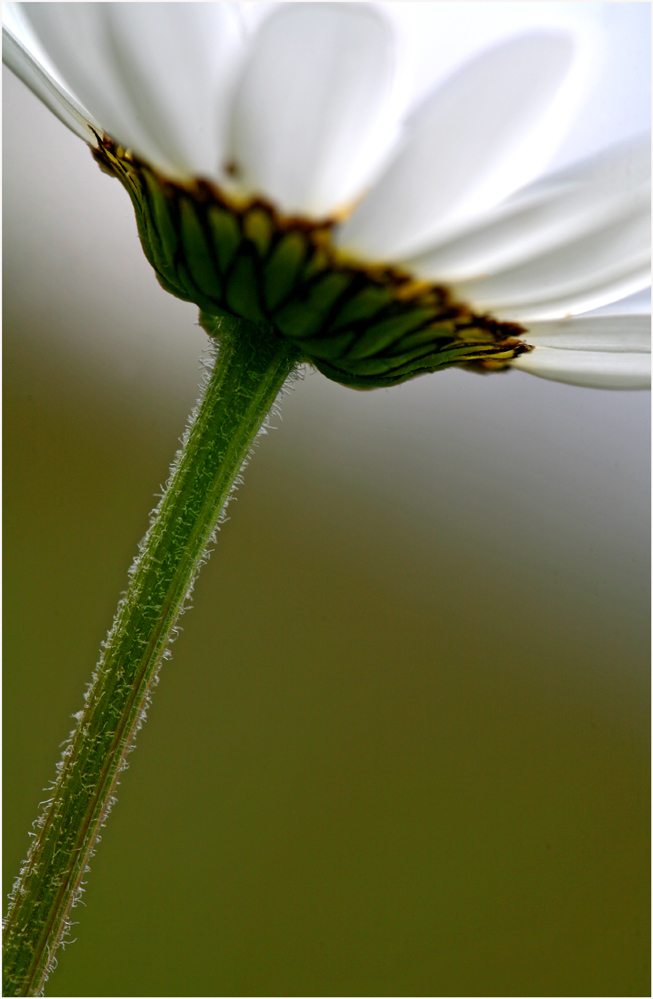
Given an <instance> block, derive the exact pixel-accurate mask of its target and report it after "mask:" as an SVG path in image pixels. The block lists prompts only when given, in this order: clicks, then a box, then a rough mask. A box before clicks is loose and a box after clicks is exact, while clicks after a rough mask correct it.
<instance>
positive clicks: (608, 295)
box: [493, 262, 651, 324]
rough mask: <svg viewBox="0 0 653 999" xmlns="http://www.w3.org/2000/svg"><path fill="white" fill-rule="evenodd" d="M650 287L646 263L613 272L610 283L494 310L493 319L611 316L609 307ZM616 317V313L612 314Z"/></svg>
mask: <svg viewBox="0 0 653 999" xmlns="http://www.w3.org/2000/svg"><path fill="white" fill-rule="evenodd" d="M650 284H651V267H650V264H649V263H648V262H647V263H645V264H643V265H642V266H641V267H638V268H634V269H633V270H629V271H626V272H623V273H620V272H618V271H617V272H616V273H614V274H613V275H612V277H611V279H610V280H604V279H603V278H599V279H597V280H596V281H595V282H594V283H593V284H588V285H586V286H584V287H583V288H581V289H577V290H576V292H575V293H574V294H573V295H572V294H569V293H566V294H564V295H562V296H561V297H560V298H550V299H546V300H545V301H532V302H525V303H522V304H521V305H519V306H513V307H511V308H509V307H508V306H505V307H503V306H502V307H501V308H497V309H495V310H494V313H493V314H494V316H495V318H496V319H502V320H504V321H506V322H518V323H519V322H524V323H526V322H528V323H529V324H530V323H531V322H533V321H539V320H550V319H568V318H569V317H570V316H576V315H579V314H580V313H585V312H591V311H594V310H597V309H602V308H603V307H604V306H607V307H608V308H609V309H610V311H611V312H612V306H614V305H616V303H617V302H619V301H620V300H621V299H623V298H625V297H626V296H628V295H635V294H636V293H637V292H640V291H642V290H643V289H646V288H648V287H649V286H650ZM613 314H616V313H613Z"/></svg>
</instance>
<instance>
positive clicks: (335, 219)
mask: <svg viewBox="0 0 653 999" xmlns="http://www.w3.org/2000/svg"><path fill="white" fill-rule="evenodd" d="M441 6H443V7H445V6H447V5H441ZM5 10H6V13H5V24H4V28H3V58H4V61H5V62H6V63H7V65H8V66H9V67H10V68H11V69H12V70H13V71H14V72H15V73H16V74H17V75H18V76H19V77H20V78H21V79H22V80H23V82H24V83H26V84H27V86H29V87H30V89H31V90H32V91H33V92H34V93H35V94H36V95H37V96H38V97H40V98H41V100H43V101H44V103H45V104H46V105H47V106H48V107H49V108H50V109H51V110H52V111H53V112H54V113H55V114H56V115H57V116H58V117H59V118H60V119H61V120H62V121H63V122H64V123H65V124H66V125H67V126H68V127H69V128H71V129H72V130H73V131H74V132H75V133H76V134H77V135H79V136H80V137H81V138H83V139H84V140H85V141H87V142H88V143H89V145H90V146H91V147H92V148H93V151H94V155H95V156H96V158H97V159H98V161H99V162H100V163H101V165H102V166H103V167H104V168H105V169H107V170H108V171H109V172H110V173H113V174H114V175H115V176H118V177H119V179H120V180H121V181H122V183H123V184H124V185H125V187H126V188H127V190H128V192H129V194H130V196H131V198H132V201H133V203H134V207H135V210H136V217H137V222H138V226H139V234H140V237H141V241H142V243H143V247H144V250H145V252H146V254H147V256H148V259H149V260H150V262H151V263H152V265H153V266H154V268H155V270H156V273H157V276H158V278H159V281H160V282H161V284H162V285H163V287H164V288H166V290H168V291H171V292H172V293H173V294H175V295H177V296H178V297H180V298H183V299H185V300H188V301H193V302H196V303H197V304H198V305H199V306H200V308H201V309H202V310H203V312H204V313H206V314H208V315H210V316H219V315H220V314H224V313H229V314H232V315H238V316H241V317H242V318H245V319H249V320H252V321H254V322H258V323H268V324H272V325H273V326H274V328H275V329H276V330H277V332H279V333H281V334H282V335H284V336H287V337H289V338H291V339H293V340H294V341H295V342H297V343H298V344H299V345H300V346H301V348H302V351H303V352H304V355H305V356H306V358H307V359H309V360H310V361H311V362H312V363H313V364H314V365H315V366H316V367H317V368H319V369H320V370H321V371H323V372H324V373H325V374H326V375H328V376H329V377H331V378H334V379H335V380H337V381H340V382H342V383H344V384H350V385H354V386H356V387H374V386H376V385H389V384H393V383H396V382H399V381H403V380H405V379H407V378H411V377H414V376H415V375H417V374H420V373H423V372H428V371H435V370H438V369H439V368H442V367H446V366H448V365H451V364H461V363H467V364H470V363H471V364H473V365H475V366H477V367H480V368H485V369H486V370H491V369H493V368H505V367H506V366H514V367H517V368H520V369H521V370H524V371H530V372H531V373H533V374H536V375H540V376H542V377H545V378H552V379H555V380H558V381H565V382H570V383H573V384H579V385H592V386H597V387H603V388H642V387H646V386H647V385H648V384H649V382H650V364H649V353H650V319H649V316H648V315H645V314H638V313H633V312H628V311H626V309H625V307H623V306H622V305H621V304H620V303H621V302H622V300H624V299H625V298H627V297H628V296H632V295H633V294H634V293H636V292H638V291H639V290H640V289H643V288H645V287H647V286H648V284H649V282H650V272H649V260H650V251H649V244H650V237H649V224H648V220H649V209H648V205H649V200H650V154H649V143H648V140H645V139H633V140H630V141H628V142H625V143H622V144H621V145H620V146H618V147H613V148H611V149H608V150H606V151H604V152H603V153H602V154H600V155H596V156H594V157H592V158H591V159H589V160H586V161H584V162H581V163H578V164H576V165H574V166H572V167H569V168H566V169H564V170H562V171H558V172H556V173H552V174H549V175H544V176H540V174H541V171H542V168H543V166H544V165H545V163H546V162H547V161H548V160H550V158H551V156H552V154H553V152H554V150H555V148H556V145H557V143H558V142H559V141H560V138H561V134H560V133H561V129H562V127H563V126H564V125H565V124H568V123H569V122H568V119H569V113H568V112H569V108H570V106H571V103H572V101H571V94H572V90H573V87H574V85H575V84H574V80H575V75H577V69H578V67H577V58H576V51H575V45H574V40H573V38H572V36H571V35H570V34H568V33H566V32H563V31H560V30H553V29H549V30H539V31H537V32H534V33H529V34H521V35H517V36H515V37H510V38H508V39H507V40H504V41H503V42H502V43H500V44H497V45H495V46H494V47H493V48H490V49H486V50H484V51H482V52H480V53H479V54H478V55H477V56H476V57H475V58H473V59H471V61H468V62H467V63H465V64H464V65H462V66H461V67H460V68H459V69H458V70H456V71H455V72H454V73H453V74H452V75H451V76H450V77H449V78H448V79H446V80H445V81H444V82H442V83H440V84H439V85H438V87H437V88H436V90H435V91H434V92H433V93H431V94H430V95H429V96H427V98H426V99H425V100H424V101H423V102H422V103H421V105H420V106H419V107H418V108H417V109H416V110H413V111H412V112H411V113H410V114H409V115H408V116H407V117H405V118H404V120H403V121H400V120H398V118H397V115H396V112H395V110H393V109H395V108H396V102H393V100H392V94H393V54H394V39H393V34H392V31H391V29H390V27H389V26H388V24H387V23H386V20H385V18H384V17H383V16H382V15H381V14H380V13H379V11H378V9H376V8H375V7H373V6H372V5H366V4H355V3H335V4H329V3H308V4H303V3H291V4H284V5H280V6H279V7H276V8H275V9H274V10H273V12H272V13H271V14H270V15H269V16H268V17H267V18H266V19H265V20H264V21H263V22H262V23H260V24H259V25H258V26H257V27H256V28H252V29H250V30H247V29H246V27H245V25H244V23H243V20H242V19H241V17H240V16H239V9H238V5H236V4H227V3H183V4H182V3H63V4H59V3H35V4H31V3H26V4H5ZM597 310H598V311H597ZM588 313H589V314H588Z"/></svg>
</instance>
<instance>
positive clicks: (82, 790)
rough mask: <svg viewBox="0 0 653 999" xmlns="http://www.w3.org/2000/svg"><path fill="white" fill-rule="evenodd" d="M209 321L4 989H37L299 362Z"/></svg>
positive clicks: (15, 938)
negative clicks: (173, 454)
mask: <svg viewBox="0 0 653 999" xmlns="http://www.w3.org/2000/svg"><path fill="white" fill-rule="evenodd" d="M203 318H205V317H203ZM211 325H212V328H211V329H208V332H211V333H217V334H218V336H219V349H218V352H217V359H216V361H215V366H214V368H213V371H212V373H211V375H210V377H209V379H208V381H207V384H206V387H205V391H204V394H203V396H202V398H201V399H200V402H199V403H198V406H197V409H196V410H195V412H194V413H193V415H192V417H191V421H190V424H189V427H188V429H187V431H186V434H185V436H184V439H183V442H182V448H181V450H180V451H179V453H178V455H177V458H176V461H175V463H174V465H173V468H172V472H171V476H170V480H169V482H168V485H167V487H166V490H165V493H164V495H163V497H162V499H161V502H160V503H159V505H158V507H157V509H156V510H155V512H154V514H153V517H152V522H151V525H150V529H149V531H148V533H147V535H146V536H145V538H144V540H143V542H142V543H141V546H140V552H139V555H138V557H137V559H136V561H135V562H134V565H133V566H132V568H131V570H130V579H129V587H128V590H127V592H126V594H125V596H124V597H123V599H122V600H121V602H120V604H119V606H118V611H117V614H116V618H115V620H114V623H113V627H112V629H111V631H110V633H109V635H108V637H107V639H106V641H105V643H104V646H103V651H102V655H101V658H100V662H99V664H98V666H97V669H96V671H95V674H94V676H93V679H92V682H91V685H90V686H89V689H88V691H87V693H86V695H85V706H84V708H83V710H82V711H80V712H79V714H78V715H77V726H76V728H75V730H74V732H73V733H72V735H71V738H70V741H69V742H68V744H67V746H66V748H65V750H64V753H63V758H62V760H61V762H60V763H59V764H58V774H57V778H56V781H55V783H54V785H53V787H52V789H51V796H50V798H49V800H48V801H47V802H46V803H45V809H44V811H43V813H42V814H41V816H40V817H39V819H38V821H37V823H36V833H35V835H34V839H33V841H32V845H31V849H30V851H29V854H28V856H27V859H26V861H25V864H24V865H23V868H22V870H21V873H20V876H19V877H18V879H17V881H16V884H15V886H14V890H13V892H12V896H11V905H10V908H9V912H8V915H7V919H6V922H5V934H4V992H3V994H4V995H6V996H32V995H41V994H42V992H43V985H44V983H45V980H46V978H47V977H48V974H49V972H50V971H51V969H52V967H53V963H54V957H55V951H56V950H57V947H58V945H59V943H60V942H61V939H62V937H63V936H64V934H65V933H66V930H67V926H68V920H69V913H70V909H71V907H72V905H73V904H74V901H75V898H76V896H77V895H78V893H79V891H80V884H81V881H82V878H83V877H84V874H85V872H86V870H87V867H88V861H89V858H90V857H91V855H92V853H93V849H94V845H95V843H96V841H97V838H98V833H99V831H100V829H101V827H102V825H103V823H104V821H105V819H106V817H107V814H108V812H109V810H110V808H111V805H112V802H113V794H114V791H115V788H116V785H117V782H118V776H119V774H120V771H121V770H122V769H123V768H124V765H125V757H126V754H127V752H128V751H129V750H130V748H131V746H132V743H133V740H134V736H135V734H136V732H137V730H138V728H139V727H140V725H141V723H142V721H143V719H144V715H145V711H146V709H147V706H148V704H149V699H150V694H151V691H152V687H153V684H154V683H155V681H156V676H157V672H158V669H159V666H160V664H161V660H162V658H163V657H164V654H165V652H166V648H167V646H168V643H169V641H170V637H171V635H172V633H173V632H174V628H175V622H176V621H177V618H178V616H179V614H180V612H181V611H182V609H183V605H184V601H185V599H186V597H187V596H188V594H189V593H190V590H191V589H192V586H193V581H194V579H195V576H196V574H197V572H198V570H199V567H200V565H201V563H202V559H203V557H204V556H205V553H206V549H207V545H208V544H209V542H210V540H211V538H212V536H213V533H214V531H215V529H216V526H217V524H218V521H219V518H220V516H221V514H222V512H223V510H224V508H225V506H226V504H227V502H228V499H229V494H230V492H231V490H232V488H233V486H234V483H235V482H236V479H237V476H238V473H239V472H240V469H241V467H242V465H243V462H244V461H245V460H246V458H247V455H248V454H249V451H250V448H251V447H252V444H253V442H254V439H255V437H256V435H257V433H258V432H259V430H260V429H261V427H262V425H263V424H264V422H265V420H266V418H267V415H268V413H269V411H270V409H271V407H272V405H273V404H274V401H275V399H276V397H277V395H278V393H279V391H280V390H281V388H282V387H283V384H284V382H285V381H286V379H287V378H288V376H289V375H290V373H291V372H292V370H293V368H294V366H295V365H296V363H297V361H298V359H299V356H298V352H297V348H296V347H294V346H292V345H291V344H290V343H289V342H288V341H285V340H281V339H279V338H278V337H276V336H275V335H274V333H272V332H271V331H261V330H259V329H258V328H256V327H255V326H253V325H252V324H249V323H244V322H240V321H237V320H228V321H227V320H215V319H214V320H211Z"/></svg>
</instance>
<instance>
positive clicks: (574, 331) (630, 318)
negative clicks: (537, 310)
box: [520, 313, 651, 354]
mask: <svg viewBox="0 0 653 999" xmlns="http://www.w3.org/2000/svg"><path fill="white" fill-rule="evenodd" d="M520 339H522V340H525V341H526V343H530V344H532V345H533V346H535V347H556V348H558V349H559V350H572V351H578V350H581V351H582V350H588V351H604V352H607V353H616V354H628V353H631V354H632V353H635V354H641V353H650V351H651V317H650V315H641V314H640V315H637V314H633V313H628V314H626V315H621V316H619V315H613V316H576V318H574V319H562V320H556V321H554V322H541V323H529V324H528V330H527V332H526V333H525V334H524V336H523V337H521V338H520Z"/></svg>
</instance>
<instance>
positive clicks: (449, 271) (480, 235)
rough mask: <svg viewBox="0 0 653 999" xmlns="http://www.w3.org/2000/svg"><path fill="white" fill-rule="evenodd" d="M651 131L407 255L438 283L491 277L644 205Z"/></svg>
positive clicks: (554, 176)
mask: <svg viewBox="0 0 653 999" xmlns="http://www.w3.org/2000/svg"><path fill="white" fill-rule="evenodd" d="M650 148H651V143H650V136H644V137H638V138H636V139H633V140H630V141H629V142H626V143H622V144H621V145H619V146H615V147H613V148H612V149H609V150H607V151H605V152H604V153H602V154H601V155H600V156H595V157H592V158H591V159H589V160H585V161H584V162H582V163H580V164H577V165H576V166H574V167H573V168H570V169H567V170H564V171H561V172H559V173H556V174H552V175H550V176H549V177H545V178H543V179H542V180H541V181H539V182H537V183H535V184H532V185H530V186H529V187H526V188H524V189H523V190H522V191H520V192H519V193H518V194H516V195H515V196H514V197H513V198H511V199H510V200H509V201H507V202H504V204H503V205H501V206H500V207H499V208H498V209H495V211H494V212H492V213H491V214H490V216H489V217H487V218H486V219H485V220H484V221H483V220H481V221H480V222H478V223H476V224H474V225H473V226H472V227H471V228H470V230H469V231H468V232H467V233H465V234H464V235H461V236H459V237H458V238H456V239H452V240H449V241H448V242H445V243H443V244H441V245H439V246H436V247H434V248H433V249H432V250H429V251H427V252H426V253H423V254H420V255H419V256H418V257H415V258H413V259H412V260H409V261H406V266H407V267H408V268H409V270H410V271H411V272H412V273H416V274H418V275H419V276H420V277H423V278H427V279H430V280H434V281H440V282H451V281H464V280H469V279H472V278H474V277H476V276H478V275H491V274H494V273H496V272H497V271H501V270H504V269H506V268H509V267H511V266H513V265H515V264H517V263H524V262H526V261H527V260H530V259H533V258H534V257H536V256H538V255H539V254H541V253H543V252H545V251H547V250H552V249H555V248H556V247H559V246H562V245H564V244H565V243H567V242H569V241H570V240H571V239H573V238H574V237H578V236H581V235H583V234H584V233H589V232H591V231H593V230H596V229H598V228H600V227H601V226H603V225H605V224H606V222H608V221H611V220H614V219H615V218H617V217H619V216H621V215H623V214H624V213H627V212H628V211H629V210H631V209H632V208H633V207H636V206H637V204H638V203H640V204H641V205H642V207H644V206H646V207H647V206H648V202H649V198H650V187H651V179H650V178H651V152H650Z"/></svg>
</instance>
